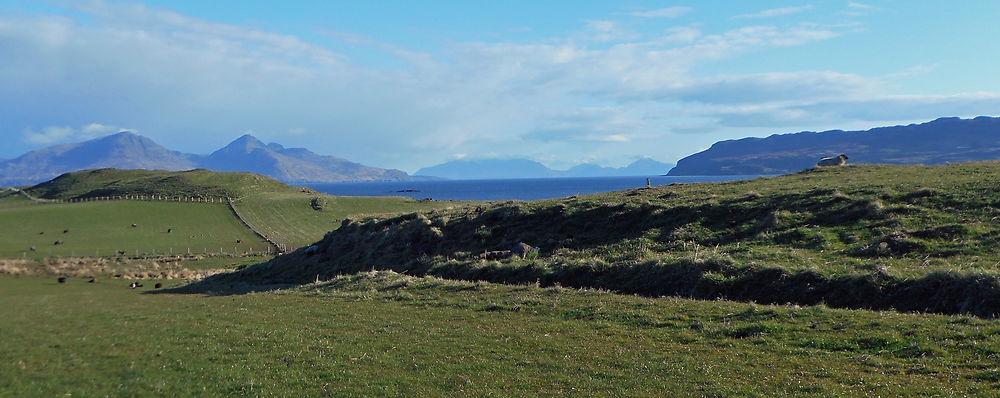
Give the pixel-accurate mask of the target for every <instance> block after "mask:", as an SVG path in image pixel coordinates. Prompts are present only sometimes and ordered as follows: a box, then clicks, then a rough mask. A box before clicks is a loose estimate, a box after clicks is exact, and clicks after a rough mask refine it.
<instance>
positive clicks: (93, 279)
mask: <svg viewBox="0 0 1000 398" xmlns="http://www.w3.org/2000/svg"><path fill="white" fill-rule="evenodd" d="M87 283H97V278H90V280H89V281H87Z"/></svg>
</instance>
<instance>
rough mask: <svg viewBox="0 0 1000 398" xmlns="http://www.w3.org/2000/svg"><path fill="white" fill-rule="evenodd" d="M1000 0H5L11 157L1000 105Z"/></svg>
mask: <svg viewBox="0 0 1000 398" xmlns="http://www.w3.org/2000/svg"><path fill="white" fill-rule="evenodd" d="M997 17H1000V2H995V1H986V2H981V1H969V2H948V3H945V2H939V1H890V0H884V1H857V2H856V1H804V2H765V1H758V2H748V1H731V2H730V1H699V2H693V1H692V2H652V1H625V2H622V1H615V2H610V1H609V2H597V1H583V2H580V1H506V2H496V1H491V2H485V1H483V2H474V1H440V2H437V1H421V2H376V1H364V2H356V1H352V2H346V1H344V2H341V1H317V2H307V1H288V2H280V3H279V2H272V1H259V2H256V1H211V2H205V1H146V2H118V1H64V2H62V1H61V2H39V1H20V0H7V1H5V2H3V3H0V109H2V111H0V158H13V157H16V156H19V155H21V154H23V153H25V152H27V151H29V150H33V149H37V148H41V147H45V146H48V145H53V144H58V143H66V142H77V141H82V140H86V139H90V138H94V137H98V136H101V135H105V134H109V133H113V132H117V131H118V130H122V129H128V130H133V131H136V132H138V133H140V134H142V135H145V136H147V137H150V138H152V139H153V140H155V141H157V142H158V143H160V144H162V145H164V146H166V147H168V148H171V149H175V150H180V151H185V152H193V153H208V152H210V151H212V150H214V149H217V148H219V147H221V146H223V145H225V144H226V143H228V142H229V141H231V140H233V139H235V138H236V137H238V136H240V135H242V134H244V133H247V132H250V133H252V134H254V135H255V136H257V137H259V138H260V139H262V140H264V141H267V142H272V141H273V142H278V143H280V144H283V145H285V146H287V147H308V148H310V149H311V150H313V151H315V152H317V153H321V154H328V155H334V156H339V157H343V158H347V159H350V160H354V161H358V162H362V163H365V164H369V165H373V166H379V167H391V168H399V169H402V170H404V171H407V172H413V171H415V170H416V169H418V168H420V167H424V166H430V165H434V164H437V163H441V162H444V161H447V160H452V159H458V158H514V157H518V158H528V159H533V160H537V161H541V162H542V163H545V164H546V165H548V166H550V167H553V168H560V169H565V168H568V167H570V166H573V165H575V164H579V163H582V162H590V163H597V164H601V165H605V166H622V165H625V164H627V163H630V162H631V161H634V160H636V159H638V158H640V157H652V158H654V159H656V160H660V161H665V162H674V161H676V160H678V159H680V158H682V157H684V156H686V155H689V154H691V153H694V152H697V151H700V150H702V149H705V148H707V147H708V146H710V145H711V144H712V143H714V142H716V141H719V140H723V139H734V138H742V137H747V136H767V135H771V134H776V133H789V132H797V131H804V130H811V131H822V130H829V129H867V128H870V127H877V126H883V125H896V124H908V123H918V122H924V121H928V120H932V119H935V118H938V117H944V116H960V117H973V116H979V115H988V116H997V115H998V114H1000V79H998V78H997V77H996V70H997V69H998V66H1000V59H998V58H1000V53H998V52H997V51H996V45H995V43H994V40H995V37H996V36H997V35H998V33H1000V31H998V30H1000V29H998V28H997V27H996V24H995V22H994V21H995V20H996V18H997Z"/></svg>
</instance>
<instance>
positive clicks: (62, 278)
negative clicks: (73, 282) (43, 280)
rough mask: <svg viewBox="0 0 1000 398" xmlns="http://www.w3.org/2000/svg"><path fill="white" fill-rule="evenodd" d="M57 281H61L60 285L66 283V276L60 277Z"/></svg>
mask: <svg viewBox="0 0 1000 398" xmlns="http://www.w3.org/2000/svg"><path fill="white" fill-rule="evenodd" d="M56 280H57V281H59V283H66V277H65V276H60V277H59V279H56Z"/></svg>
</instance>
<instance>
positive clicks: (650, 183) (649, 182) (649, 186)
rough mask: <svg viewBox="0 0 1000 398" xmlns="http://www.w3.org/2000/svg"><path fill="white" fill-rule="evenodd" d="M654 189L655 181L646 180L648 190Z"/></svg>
mask: <svg viewBox="0 0 1000 398" xmlns="http://www.w3.org/2000/svg"><path fill="white" fill-rule="evenodd" d="M652 187H653V181H652V180H651V179H649V178H647V179H646V188H652Z"/></svg>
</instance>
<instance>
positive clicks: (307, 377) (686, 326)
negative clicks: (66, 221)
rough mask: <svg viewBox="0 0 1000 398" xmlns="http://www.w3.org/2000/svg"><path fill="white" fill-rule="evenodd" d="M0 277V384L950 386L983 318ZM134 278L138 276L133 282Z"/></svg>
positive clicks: (984, 365)
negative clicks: (227, 290)
mask: <svg viewBox="0 0 1000 398" xmlns="http://www.w3.org/2000/svg"><path fill="white" fill-rule="evenodd" d="M127 282H128V281H110V282H108V283H99V284H87V283H86V282H84V281H83V280H81V279H71V280H70V281H69V282H68V283H66V284H57V283H55V281H54V279H52V278H49V279H43V278H37V277H22V278H14V277H9V276H4V277H0V308H2V309H0V341H3V342H4V344H2V345H0V395H3V396H54V395H83V396H103V395H113V396H122V395H127V396H148V395H174V396H206V395H208V396H219V395H255V396H256V395H260V396H267V395H282V396H301V395H333V396H469V395H472V396H556V395H585V396H593V395H615V396H663V395H664V394H667V395H676V396H775V395H799V396H918V395H933V396H961V395H974V396H976V395H978V396H988V395H994V394H996V393H997V392H998V389H1000V377H998V374H997V372H996V358H997V356H998V355H1000V323H998V322H997V321H990V320H982V319H977V318H970V317H961V316H941V315H916V314H900V313H892V312H871V311H859V310H836V309H830V308H826V307H823V306H817V307H809V308H800V307H794V306H762V305H756V304H744V303H735V302H728V301H697V300H685V299H677V298H664V299H650V298H642V297H635V296H624V295H617V294H612V293H607V292H597V291H580V290H572V289H563V288H539V287H533V286H505V285H494V284H488V283H472V282H455V281H447V280H440V279H435V278H413V277H407V276H403V275H399V274H393V273H384V272H383V273H372V274H369V273H362V274H358V275H351V276H345V277H340V278H336V279H333V280H331V281H327V282H323V283H321V284H318V285H306V286H303V287H301V288H298V289H293V290H287V291H273V292H262V293H250V294H242V295H230V296H204V295H198V294H141V293H139V292H138V291H133V290H129V289H127V288H125V284H126V283H127ZM151 283H153V281H147V283H146V284H147V288H144V289H147V290H148V286H149V285H150V284H151Z"/></svg>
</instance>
